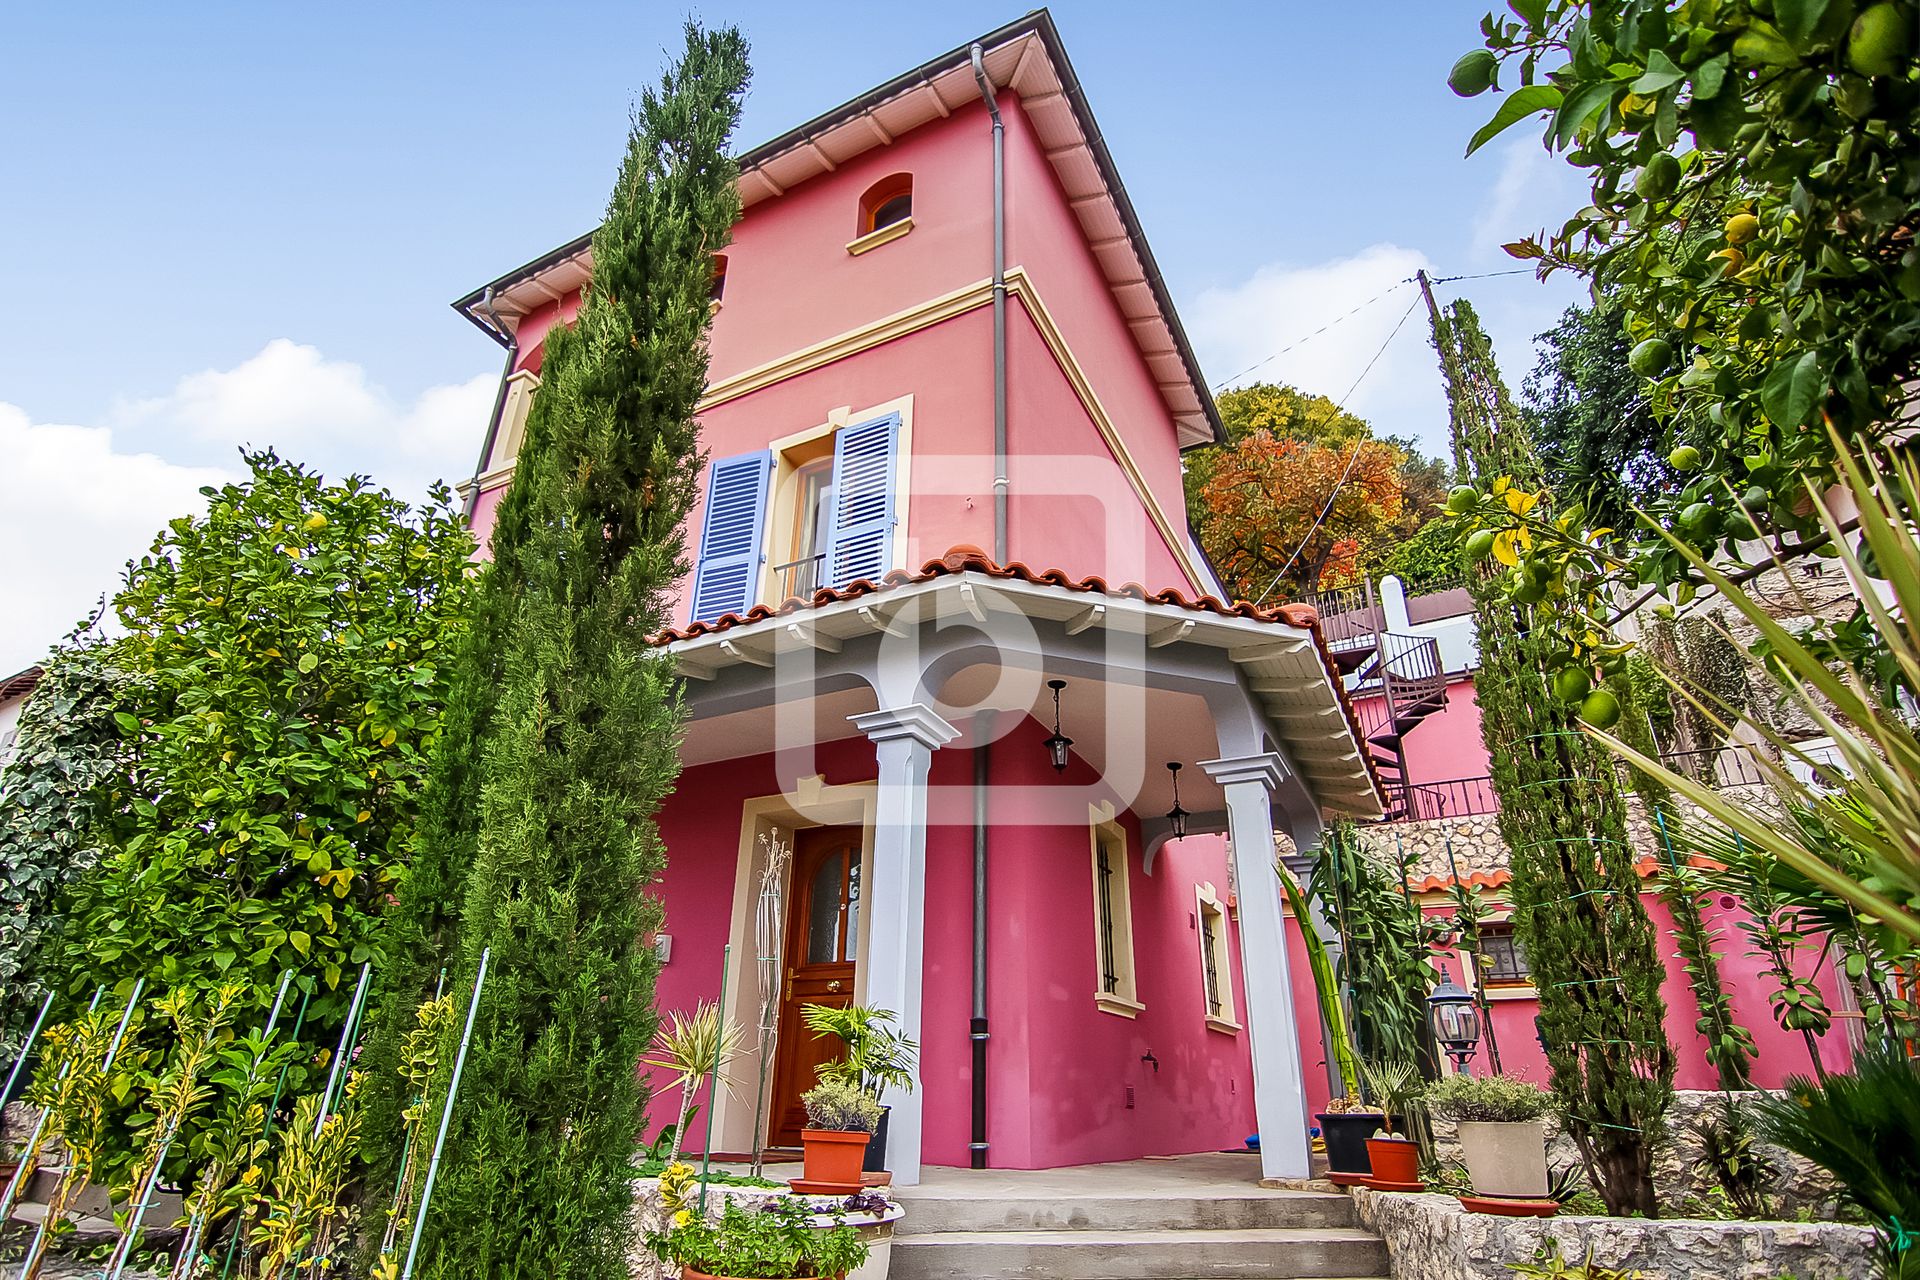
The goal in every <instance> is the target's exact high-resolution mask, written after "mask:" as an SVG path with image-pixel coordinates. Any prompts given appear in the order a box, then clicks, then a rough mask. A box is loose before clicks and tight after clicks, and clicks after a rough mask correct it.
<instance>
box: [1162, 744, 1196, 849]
mask: <svg viewBox="0 0 1920 1280" xmlns="http://www.w3.org/2000/svg"><path fill="white" fill-rule="evenodd" d="M1167 772H1168V773H1171V774H1172V775H1173V808H1171V809H1169V810H1167V830H1168V831H1170V832H1172V833H1173V837H1172V838H1173V839H1175V840H1179V839H1182V838H1184V837H1185V836H1186V834H1187V819H1188V818H1190V817H1192V816H1193V815H1191V814H1189V813H1188V812H1187V811H1186V810H1185V809H1182V808H1181V807H1180V762H1179V761H1178V760H1169V761H1167Z"/></svg>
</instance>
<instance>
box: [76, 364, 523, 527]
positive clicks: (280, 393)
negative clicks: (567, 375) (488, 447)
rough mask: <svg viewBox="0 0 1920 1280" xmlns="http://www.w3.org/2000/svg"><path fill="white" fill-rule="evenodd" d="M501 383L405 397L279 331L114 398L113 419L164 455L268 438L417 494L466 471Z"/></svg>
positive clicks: (338, 469)
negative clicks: (260, 343) (160, 386)
mask: <svg viewBox="0 0 1920 1280" xmlns="http://www.w3.org/2000/svg"><path fill="white" fill-rule="evenodd" d="M497 387H498V379H497V378H496V377H495V376H494V375H492V374H485V373H483V374H476V375H475V376H474V377H472V378H470V379H468V380H467V381H465V382H461V383H455V384H452V385H449V386H438V387H430V388H428V389H427V390H426V391H424V392H422V393H421V394H420V395H419V396H417V397H416V398H415V399H414V400H413V401H412V403H410V404H408V403H402V402H401V401H400V400H398V399H397V398H396V397H394V396H392V395H391V394H389V393H388V392H387V391H386V390H385V389H384V388H382V387H380V386H378V385H376V384H374V383H371V382H369V381H368V380H367V376H366V371H365V370H363V369H362V368H361V367H360V366H359V365H357V364H352V363H349V362H347V361H342V360H329V359H328V358H327V357H326V356H325V355H323V354H322V353H321V352H320V351H319V350H318V349H316V348H314V347H310V346H304V345H301V344H299V343H295V342H292V341H289V340H288V339H286V338H275V339H274V340H273V341H272V342H269V343H268V344H267V345H266V346H265V347H264V348H262V349H261V351H260V353H259V354H258V355H256V356H253V357H252V358H251V359H248V360H246V361H243V362H242V363H240V364H238V365H236V366H234V367H233V368H231V369H209V370H206V371H203V372H200V373H193V374H188V375H187V376H186V377H183V378H181V379H180V381H179V382H178V383H176V384H175V385H174V388H173V390H172V391H170V392H168V393H167V394H166V395H164V396H159V397H155V398H152V399H145V400H135V401H122V402H120V403H119V404H118V405H116V407H115V409H114V412H113V415H112V421H113V422H114V424H115V425H116V426H118V427H120V428H122V429H123V430H125V431H127V432H128V433H129V434H131V435H132V436H133V437H134V438H136V439H138V440H141V441H143V442H150V443H151V444H153V445H154V446H155V447H160V448H164V449H165V450H166V452H168V453H169V455H175V454H179V455H186V456H191V457H192V458H194V459H195V460H197V461H198V460H213V459H218V460H220V461H225V460H227V459H229V458H231V457H232V456H233V450H234V449H236V448H238V447H239V446H241V445H252V446H255V447H265V446H269V445H270V446H272V447H273V448H274V449H276V450H278V451H279V453H280V455H281V456H282V457H285V458H288V459H290V460H292V461H295V462H300V463H304V464H306V465H308V466H311V467H316V468H318V469H319V470H321V471H323V472H325V473H326V474H327V475H328V476H330V477H339V476H344V475H346V474H348V473H349V472H359V473H361V474H364V475H369V476H371V477H372V478H373V480H374V482H375V483H376V484H379V485H382V486H385V487H386V488H389V489H392V490H393V491H394V493H396V494H398V495H399V496H401V497H404V498H408V499H410V500H417V499H419V498H422V497H424V496H425V495H426V492H427V486H428V484H429V483H431V482H432V481H434V480H445V481H447V482H448V483H449V484H451V483H454V482H457V481H459V480H463V479H465V478H466V477H467V476H468V475H469V474H471V472H472V470H473V459H474V457H475V456H476V455H477V454H478V453H479V449H480V439H481V436H482V435H483V433H484V432H485V430H486V422H487V414H488V413H489V411H490V410H491V409H492V407H493V397H494V393H495V391H496V389H497ZM163 442H165V443H163Z"/></svg>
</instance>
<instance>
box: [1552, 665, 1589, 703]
mask: <svg viewBox="0 0 1920 1280" xmlns="http://www.w3.org/2000/svg"><path fill="white" fill-rule="evenodd" d="M1591 692H1593V677H1592V676H1590V675H1588V674H1587V669H1586V668H1585V667H1562V668H1560V669H1559V670H1558V671H1556V672H1554V673H1553V696H1554V697H1556V698H1558V699H1560V701H1562V702H1579V701H1580V700H1581V699H1583V698H1585V697H1586V696H1587V695H1588V694H1589V693H1591Z"/></svg>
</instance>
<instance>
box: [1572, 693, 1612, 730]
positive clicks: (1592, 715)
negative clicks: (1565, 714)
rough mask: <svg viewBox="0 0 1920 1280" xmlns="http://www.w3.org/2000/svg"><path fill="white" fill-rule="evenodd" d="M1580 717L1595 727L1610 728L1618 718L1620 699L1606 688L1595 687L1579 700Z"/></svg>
mask: <svg viewBox="0 0 1920 1280" xmlns="http://www.w3.org/2000/svg"><path fill="white" fill-rule="evenodd" d="M1580 718H1581V719H1582V720H1585V721H1586V722H1587V723H1588V724H1590V725H1592V726H1593V727H1594V728H1596V729H1611V728H1613V726H1614V725H1615V724H1617V723H1619V720H1620V699H1618V698H1616V697H1614V696H1613V694H1612V693H1611V692H1609V691H1608V690H1606V689H1595V690H1594V691H1593V692H1592V693H1590V694H1588V695H1587V696H1586V697H1585V698H1584V699H1583V700H1582V701H1581V703H1580Z"/></svg>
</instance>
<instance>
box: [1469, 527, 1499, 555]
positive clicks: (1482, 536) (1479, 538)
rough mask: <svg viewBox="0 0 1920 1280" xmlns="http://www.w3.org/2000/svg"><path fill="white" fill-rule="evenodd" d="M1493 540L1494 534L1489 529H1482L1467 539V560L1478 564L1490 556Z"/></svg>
mask: <svg viewBox="0 0 1920 1280" xmlns="http://www.w3.org/2000/svg"><path fill="white" fill-rule="evenodd" d="M1493 539H1494V532H1493V530H1491V529H1482V530H1481V531H1480V532H1478V533H1476V534H1474V535H1473V536H1472V537H1471V538H1468V539H1467V559H1469V560H1472V561H1476V562H1478V561H1481V560H1485V559H1486V558H1487V557H1488V556H1490V555H1492V554H1493Z"/></svg>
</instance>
